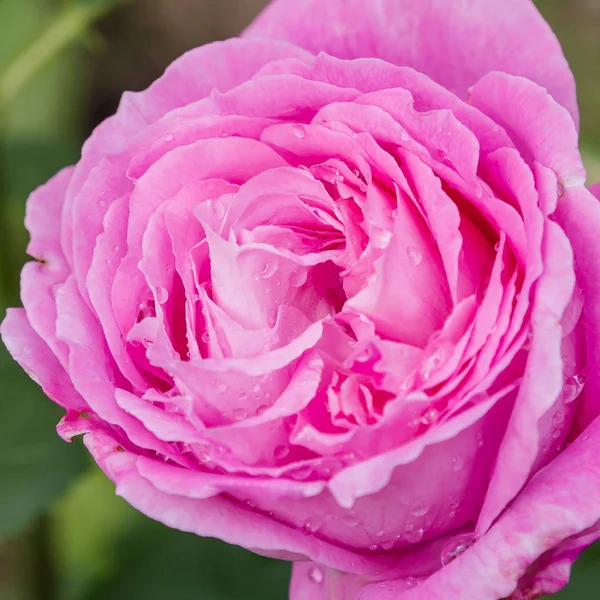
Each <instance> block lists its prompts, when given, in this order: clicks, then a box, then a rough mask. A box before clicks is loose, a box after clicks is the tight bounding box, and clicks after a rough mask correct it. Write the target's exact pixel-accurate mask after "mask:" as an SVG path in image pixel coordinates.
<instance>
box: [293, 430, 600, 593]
mask: <svg viewBox="0 0 600 600" xmlns="http://www.w3.org/2000/svg"><path fill="white" fill-rule="evenodd" d="M599 495H600V420H596V421H595V422H594V423H592V424H591V425H590V427H589V428H588V429H587V430H586V432H585V433H584V434H583V435H582V436H581V437H580V438H579V439H577V440H576V441H575V442H574V443H573V444H572V445H571V446H570V447H569V448H568V449H567V450H565V451H564V453H563V454H562V455H560V456H559V457H558V458H556V460H554V461H553V462H552V463H550V465H548V466H547V467H546V468H545V469H543V470H542V471H540V472H539V473H538V474H537V475H536V477H534V478H533V480H532V481H531V482H530V483H529V484H528V485H527V487H526V488H525V489H524V490H523V492H522V493H521V494H520V495H519V497H518V498H517V499H516V500H515V502H514V503H513V504H512V505H511V506H510V508H508V509H507V510H506V512H505V513H504V514H503V515H502V516H501V517H500V518H499V519H498V521H497V522H496V523H495V525H494V526H493V527H492V528H491V529H490V530H489V531H488V533H487V534H486V535H484V536H483V538H481V539H480V540H479V541H477V542H476V543H475V544H474V545H473V546H471V547H470V548H469V549H468V550H467V551H466V552H465V553H464V554H462V555H460V556H458V557H457V558H456V559H455V560H454V561H453V562H451V563H450V564H448V565H446V566H445V567H443V568H442V569H440V570H439V571H437V572H436V573H434V574H433V575H432V576H431V577H429V578H428V579H426V580H425V581H423V582H422V583H421V584H420V585H418V586H415V585H414V583H413V585H410V586H409V585H408V583H409V582H408V580H394V581H385V582H383V583H381V582H370V583H365V581H364V579H363V580H362V581H361V580H360V579H359V578H355V577H349V576H344V575H341V574H337V573H332V572H331V571H329V572H327V573H326V574H325V575H324V581H323V586H324V588H325V595H324V596H323V597H322V598H323V600H334V599H337V598H344V600H392V599H396V598H399V597H401V598H402V599H403V600H404V599H405V600H447V599H448V598H460V600H499V599H500V598H507V597H511V598H515V600H516V599H517V598H521V599H522V598H527V599H532V598H536V597H538V596H539V595H540V594H541V593H544V592H547V591H558V589H560V587H562V586H564V585H565V584H566V583H567V580H568V574H569V568H568V563H572V562H573V561H574V560H575V558H576V557H577V555H578V553H579V551H580V550H581V548H582V547H583V546H584V543H582V542H583V540H585V544H586V545H587V544H589V543H592V541H593V540H595V539H597V537H598V536H600V532H598V531H597V526H596V525H597V523H598V520H599V519H600V506H599V505H598V502H597V501H596V499H597V498H598V496H599ZM580 534H584V535H583V538H581V536H580ZM546 557H547V558H548V561H549V562H548V561H546V560H545V558H546ZM553 557H554V558H553ZM532 565H533V568H532V567H531V566H532ZM536 567H537V568H539V570H537V569H536ZM308 568H309V567H307V566H306V565H304V566H303V567H301V568H299V569H298V572H296V573H295V576H294V580H293V585H292V592H293V594H294V595H293V596H292V600H305V599H308V598H313V597H315V598H318V599H319V600H321V599H320V598H319V596H316V595H313V596H311V595H310V591H309V590H314V588H315V582H314V581H313V580H312V579H311V578H310V577H308V578H305V579H304V581H302V578H301V575H302V571H304V573H305V574H308ZM536 575H538V577H536ZM340 593H341V594H342V595H340ZM303 594H304V595H303ZM336 594H337V595H336ZM511 594H514V595H513V596H511Z"/></svg>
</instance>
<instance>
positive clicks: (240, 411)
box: [233, 408, 248, 421]
mask: <svg viewBox="0 0 600 600" xmlns="http://www.w3.org/2000/svg"><path fill="white" fill-rule="evenodd" d="M247 416H248V411H247V410H246V409H245V408H236V409H235V410H234V411H233V418H234V419H235V420H236V421H243V420H244V419H245V418H246V417H247Z"/></svg>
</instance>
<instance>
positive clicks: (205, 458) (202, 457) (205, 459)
mask: <svg viewBox="0 0 600 600" xmlns="http://www.w3.org/2000/svg"><path fill="white" fill-rule="evenodd" d="M198 460H199V461H200V462H201V463H202V464H203V465H206V464H208V463H209V462H211V457H210V454H209V453H208V452H206V450H203V451H202V452H200V453H199V454H198Z"/></svg>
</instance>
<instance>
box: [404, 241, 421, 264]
mask: <svg viewBox="0 0 600 600" xmlns="http://www.w3.org/2000/svg"><path fill="white" fill-rule="evenodd" d="M406 254H407V256H408V260H410V262H411V264H412V265H413V266H414V267H418V266H419V265H420V264H421V263H422V262H423V255H422V254H421V252H420V251H419V250H417V249H416V248H415V247H414V246H409V247H408V248H407V249H406Z"/></svg>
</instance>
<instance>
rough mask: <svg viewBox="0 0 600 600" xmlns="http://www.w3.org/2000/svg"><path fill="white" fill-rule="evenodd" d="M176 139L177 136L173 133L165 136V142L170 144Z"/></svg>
mask: <svg viewBox="0 0 600 600" xmlns="http://www.w3.org/2000/svg"><path fill="white" fill-rule="evenodd" d="M174 137H175V136H174V135H173V134H172V133H167V134H165V140H166V141H167V142H170V141H172V140H173V138H174Z"/></svg>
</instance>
